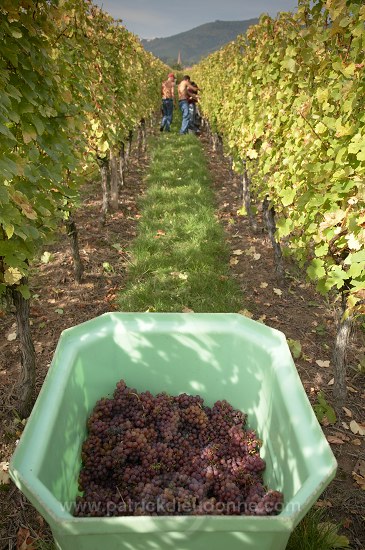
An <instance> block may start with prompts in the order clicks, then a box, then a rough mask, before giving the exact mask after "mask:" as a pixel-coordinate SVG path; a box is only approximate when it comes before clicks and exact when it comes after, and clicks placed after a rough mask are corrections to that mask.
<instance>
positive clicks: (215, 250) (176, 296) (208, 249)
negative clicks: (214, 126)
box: [119, 134, 243, 312]
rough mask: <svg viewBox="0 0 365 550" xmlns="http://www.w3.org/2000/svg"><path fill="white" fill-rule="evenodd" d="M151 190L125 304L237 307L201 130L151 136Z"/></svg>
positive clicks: (139, 306) (212, 309)
mask: <svg viewBox="0 0 365 550" xmlns="http://www.w3.org/2000/svg"><path fill="white" fill-rule="evenodd" d="M146 179H147V191H146V194H145V196H144V197H143V199H142V200H141V219H140V221H139V231H138V236H137V238H136V239H135V241H134V243H133V246H132V250H131V256H132V257H131V265H130V268H129V281H128V283H127V286H126V288H125V289H124V290H123V291H122V292H121V294H120V299H119V305H120V308H121V309H122V310H123V311H146V310H149V311H165V312H169V311H171V312H172V311H189V310H192V311H195V312H237V311H239V310H240V309H242V306H243V304H242V294H241V291H240V288H239V285H238V284H237V283H236V281H235V280H234V279H233V278H232V277H230V276H229V251H228V248H227V245H226V242H225V237H224V230H223V228H222V226H221V224H220V223H219V221H218V220H217V216H216V214H215V211H216V205H215V200H214V193H213V189H212V185H211V179H210V174H209V170H208V167H207V164H206V161H205V158H204V154H203V150H202V146H201V143H200V141H199V140H198V139H197V138H196V137H195V136H190V135H187V136H181V137H180V136H176V135H175V134H171V135H168V134H164V135H162V136H161V137H160V138H159V139H154V140H153V142H152V144H151V163H150V167H149V170H148V173H147V178H146Z"/></svg>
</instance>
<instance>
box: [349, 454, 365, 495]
mask: <svg viewBox="0 0 365 550" xmlns="http://www.w3.org/2000/svg"><path fill="white" fill-rule="evenodd" d="M352 477H353V478H354V480H355V481H356V483H357V484H358V485H360V488H361V489H362V490H365V460H358V461H357V463H356V465H355V468H354V471H353V472H352Z"/></svg>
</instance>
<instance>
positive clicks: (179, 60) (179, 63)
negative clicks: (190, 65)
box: [177, 50, 181, 66]
mask: <svg viewBox="0 0 365 550" xmlns="http://www.w3.org/2000/svg"><path fill="white" fill-rule="evenodd" d="M177 64H178V65H180V66H181V52H180V50H179V55H178V56H177Z"/></svg>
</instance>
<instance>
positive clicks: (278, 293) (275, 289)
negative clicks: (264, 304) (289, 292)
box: [273, 288, 283, 296]
mask: <svg viewBox="0 0 365 550" xmlns="http://www.w3.org/2000/svg"><path fill="white" fill-rule="evenodd" d="M273 291H274V293H275V294H277V295H278V296H282V294H283V291H282V290H280V288H273Z"/></svg>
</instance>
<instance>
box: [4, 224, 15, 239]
mask: <svg viewBox="0 0 365 550" xmlns="http://www.w3.org/2000/svg"><path fill="white" fill-rule="evenodd" d="M4 230H5V233H6V236H7V237H8V239H11V238H12V236H13V235H14V226H13V225H12V224H11V223H5V224H4Z"/></svg>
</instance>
